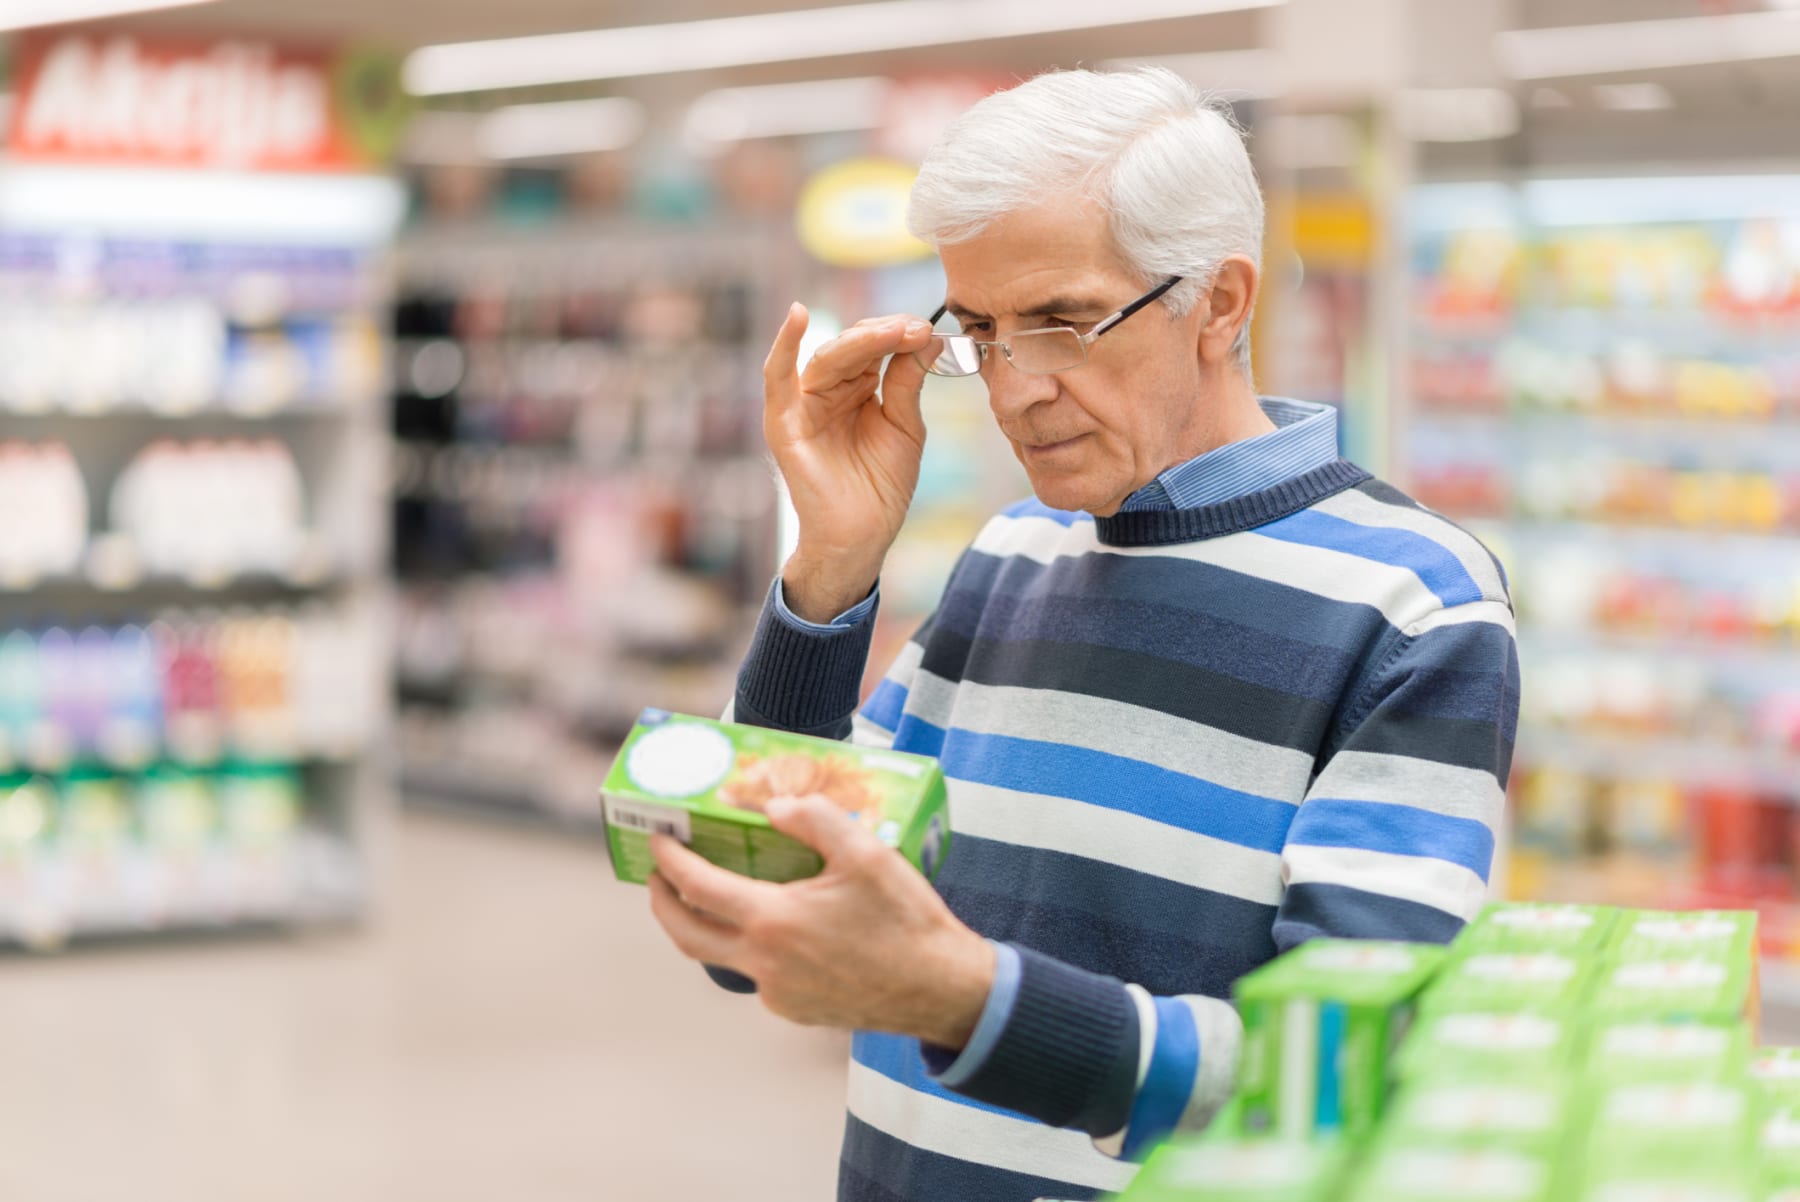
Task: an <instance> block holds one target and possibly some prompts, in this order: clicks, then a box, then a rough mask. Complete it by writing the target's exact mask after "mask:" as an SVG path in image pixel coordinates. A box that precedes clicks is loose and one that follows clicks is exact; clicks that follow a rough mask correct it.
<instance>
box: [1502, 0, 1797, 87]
mask: <svg viewBox="0 0 1800 1202" xmlns="http://www.w3.org/2000/svg"><path fill="white" fill-rule="evenodd" d="M1796 55H1800V10H1793V9H1787V10H1781V11H1773V12H1744V13H1721V14H1718V15H1715V16H1707V17H1670V18H1667V19H1664V20H1656V21H1615V22H1612V23H1609V24H1605V25H1562V26H1553V27H1551V28H1547V29H1509V30H1506V31H1505V32H1503V33H1497V34H1495V35H1494V57H1495V59H1496V60H1497V61H1498V62H1499V64H1500V69H1501V70H1502V71H1504V72H1505V73H1506V74H1507V75H1509V76H1511V77H1512V78H1514V79H1554V78H1557V77H1559V76H1569V75H1609V74H1612V73H1613V72H1617V71H1647V70H1653V69H1656V68H1660V67H1691V66H1696V65H1698V64H1702V63H1730V62H1748V61H1751V60H1754V59H1765V58H1789V57H1793V56H1796Z"/></svg>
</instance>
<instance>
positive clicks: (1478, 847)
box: [1288, 797, 1494, 881]
mask: <svg viewBox="0 0 1800 1202" xmlns="http://www.w3.org/2000/svg"><path fill="white" fill-rule="evenodd" d="M1288 842H1289V843H1294V844H1298V845H1300V846H1302V847H1350V848H1356V849H1359V850H1362V851H1378V852H1388V853H1391V854H1393V855H1400V856H1430V857H1432V858H1435V859H1439V860H1446V861H1448V862H1449V863H1452V864H1460V865H1462V866H1463V867H1464V868H1467V869H1468V870H1469V871H1470V872H1473V873H1475V874H1476V875H1477V876H1479V877H1480V878H1481V879H1482V880H1484V881H1485V880H1487V878H1488V870H1489V869H1490V868H1491V867H1492V866H1493V862H1494V832H1493V831H1491V830H1489V829H1488V827H1487V824H1486V823H1483V822H1477V821H1476V820H1475V819H1473V818H1457V817H1455V816H1453V815H1450V814H1434V813H1432V812H1431V811H1429V810H1421V809H1418V808H1417V807H1415V806H1409V805H1396V804H1393V803H1389V802H1382V801H1339V800H1336V799H1334V798H1329V797H1310V798H1308V799H1307V800H1306V802H1305V803H1304V804H1303V805H1301V807H1300V812H1299V813H1298V814H1297V815H1295V816H1294V823H1293V826H1292V828H1291V829H1290V830H1289V831H1288Z"/></svg>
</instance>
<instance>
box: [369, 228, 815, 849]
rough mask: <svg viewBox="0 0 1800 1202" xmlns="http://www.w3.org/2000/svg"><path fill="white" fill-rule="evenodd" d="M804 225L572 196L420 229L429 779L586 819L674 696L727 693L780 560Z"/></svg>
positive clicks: (405, 297)
mask: <svg viewBox="0 0 1800 1202" xmlns="http://www.w3.org/2000/svg"><path fill="white" fill-rule="evenodd" d="M791 243H792V239H791V236H789V235H787V234H786V232H785V231H778V230H771V229H769V228H765V227H763V226H760V225H756V224H754V223H746V224H743V225H738V226H729V225H727V226H720V225H709V226H706V227H703V228H690V227H681V226H671V225H669V224H666V223H665V224H658V223H655V222H649V221H641V222H640V221H629V220H623V219H608V220H589V219H581V218H575V217H571V218H568V219H565V220H560V221H557V222H553V223H549V224H544V225H538V226H534V227H530V228H526V229H519V228H509V227H506V226H504V225H501V224H499V223H496V222H480V223H473V224H469V225H445V224H437V225H426V226H423V227H421V228H418V229H416V230H414V231H413V232H412V233H410V234H409V235H408V236H407V237H406V238H405V239H404V240H403V242H402V245H401V251H400V259H399V267H400V270H399V280H400V289H401V293H400V303H399V306H398V308H397V315H396V328H395V333H396V337H397V343H396V346H397V357H396V372H395V400H394V412H393V420H394V434H395V436H396V442H395V454H394V457H393V462H392V465H391V478H392V489H393V495H394V522H395V534H396V538H395V546H396V548H397V554H396V558H395V569H396V571H397V573H398V576H399V580H400V590H401V603H400V626H399V630H400V634H399V648H398V650H399V656H398V696H399V703H400V707H401V723H400V732H401V739H400V751H401V757H402V764H403V770H404V771H403V781H404V785H405V788H406V791H407V794H408V796H413V797H420V798H426V799H431V800H435V801H441V802H448V803H451V804H456V805H459V806H465V807H469V806H472V807H477V808H480V809H483V810H486V811H489V812H492V813H497V814H502V815H511V816H515V817H523V818H528V819H530V820H532V821H539V822H548V823H550V824H553V825H558V826H565V827H570V828H574V829H582V828H585V827H592V826H594V825H596V824H597V819H598V810H597V807H596V805H595V796H596V790H597V789H598V784H599V781H600V780H601V779H602V777H603V776H604V775H605V770H606V767H607V765H608V763H609V762H610V760H611V757H612V754H613V752H614V750H615V748H616V746H617V741H618V740H619V739H620V738H622V737H623V735H624V733H625V732H626V731H627V730H629V729H630V726H631V724H632V722H633V721H635V719H636V717H637V713H638V710H639V709H640V708H641V707H642V706H644V705H648V704H655V705H658V706H663V707H667V708H671V709H677V710H686V711H690V712H698V713H714V712H717V711H718V709H719V708H720V707H721V706H722V705H723V704H724V699H726V698H728V697H729V696H730V695H731V691H732V687H733V685H732V682H733V680H734V679H735V675H736V668H737V664H738V661H739V660H740V659H741V657H742V654H743V652H744V649H745V647H746V646H747V644H748V640H749V635H750V631H751V629H752V628H753V625H754V622H755V617H756V614H757V612H758V611H759V610H760V608H761V605H762V602H763V597H764V593H765V591H766V589H767V588H768V584H769V580H770V578H771V576H772V574H773V570H774V561H775V551H776V534H775V530H776V489H775V484H774V480H773V475H772V473H771V470H770V468H769V465H768V463H767V460H766V455H765V453H764V451H763V446H762V431H761V411H762V393H761V378H762V377H761V365H762V360H763V357H764V355H765V354H766V353H767V346H766V339H767V336H768V333H769V331H771V330H773V329H774V328H775V327H776V326H777V325H779V324H780V317H781V311H782V309H783V308H785V305H786V303H787V301H788V300H789V299H790V298H791V297H792V296H793V295H795V283H794V278H795V272H796V264H795V263H794V261H793V259H792V255H793V254H795V253H796V252H794V251H792V250H790V249H789V248H790V247H791Z"/></svg>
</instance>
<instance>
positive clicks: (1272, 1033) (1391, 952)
mask: <svg viewBox="0 0 1800 1202" xmlns="http://www.w3.org/2000/svg"><path fill="white" fill-rule="evenodd" d="M1446 954H1447V953H1446V952H1445V950H1444V949H1443V948H1442V947H1438V946H1436V945H1433V944H1422V943H1380V942H1365V941H1357V940H1341V939H1315V940H1313V941H1311V942H1309V943H1305V944H1302V945H1301V946H1300V947H1298V948H1295V949H1294V950H1293V951H1291V952H1289V953H1288V954H1287V955H1285V956H1282V957H1280V958H1279V959H1277V960H1274V961H1273V962H1271V963H1269V964H1266V965H1264V966H1263V967H1261V968H1259V969H1257V970H1256V971H1255V972H1253V973H1250V974H1249V975H1247V976H1245V977H1243V978H1242V979H1241V980H1239V981H1238V983H1237V987H1236V996H1237V1006H1238V1011H1239V1013H1240V1014H1241V1015H1242V1017H1243V1020H1244V1048H1243V1057H1242V1060H1241V1061H1240V1064H1239V1069H1238V1073H1239V1075H1238V1092H1239V1094H1240V1095H1241V1096H1242V1097H1243V1100H1244V1127H1245V1130H1247V1131H1248V1132H1250V1133H1252V1134H1254V1135H1262V1134H1269V1133H1274V1134H1278V1135H1281V1136H1282V1137H1284V1138H1288V1139H1306V1138H1311V1137H1312V1136H1314V1135H1320V1134H1333V1133H1336V1132H1339V1131H1341V1132H1343V1133H1344V1134H1345V1135H1347V1136H1350V1137H1352V1138H1360V1137H1362V1136H1364V1135H1366V1134H1368V1133H1369V1132H1371V1131H1372V1130H1374V1128H1375V1125H1376V1123H1377V1121H1378V1120H1379V1119H1380V1117H1381V1113H1382V1110H1383V1108H1384V1107H1385V1106H1386V1103H1387V1095H1388V1089H1389V1070H1390V1066H1391V1063H1392V1057H1393V1053H1394V1049H1395V1047H1396V1045H1397V1044H1398V1043H1399V1041H1400V1038H1401V1036H1402V1035H1404V1034H1405V1031H1406V1028H1407V1025H1408V1024H1409V1023H1410V1022H1411V1019H1412V1011H1413V1000H1414V998H1416V997H1417V995H1418V993H1419V990H1420V989H1421V988H1422V987H1423V986H1424V984H1425V983H1426V982H1427V981H1429V980H1430V979H1431V976H1432V974H1433V973H1434V972H1436V971H1437V969H1438V967H1439V965H1441V964H1442V963H1443V961H1444V957H1445V955H1446Z"/></svg>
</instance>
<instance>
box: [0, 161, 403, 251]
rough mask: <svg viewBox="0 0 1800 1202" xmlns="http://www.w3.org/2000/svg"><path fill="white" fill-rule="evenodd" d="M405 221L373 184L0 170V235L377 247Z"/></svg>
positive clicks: (132, 170) (352, 178)
mask: <svg viewBox="0 0 1800 1202" xmlns="http://www.w3.org/2000/svg"><path fill="white" fill-rule="evenodd" d="M405 212H406V195H405V191H404V189H402V188H401V186H400V185H399V184H398V183H397V182H395V181H394V180H391V179H388V178H386V177H383V176H374V175H309V174H302V173H298V172H296V173H292V174H275V173H257V172H238V171H190V170H181V169H172V170H152V169H148V168H140V167H52V166H38V165H36V164H31V165H26V164H13V163H9V164H8V165H7V167H6V170H5V171H0V228H4V229H11V230H26V231H30V232H37V231H57V230H69V229H89V230H95V231H99V232H102V233H105V234H109V235H112V236H115V237H147V238H185V239H192V240H194V241H197V242H213V241H223V242H229V241H251V242H256V241H262V240H268V241H273V242H277V243H280V244H281V245H284V246H285V245H289V244H293V243H300V244H306V245H320V246H378V245H381V244H382V243H384V242H386V241H388V240H389V239H390V238H392V237H393V234H394V231H395V230H396V229H398V228H399V226H400V219H401V217H402V216H404V215H405Z"/></svg>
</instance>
